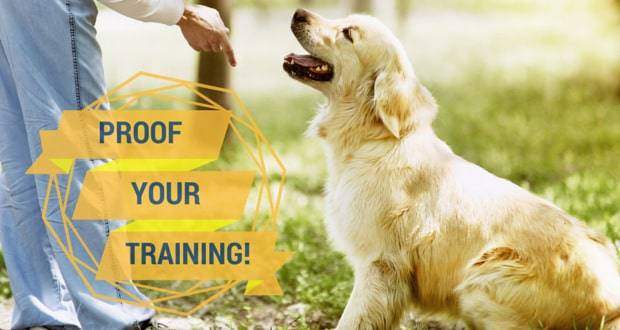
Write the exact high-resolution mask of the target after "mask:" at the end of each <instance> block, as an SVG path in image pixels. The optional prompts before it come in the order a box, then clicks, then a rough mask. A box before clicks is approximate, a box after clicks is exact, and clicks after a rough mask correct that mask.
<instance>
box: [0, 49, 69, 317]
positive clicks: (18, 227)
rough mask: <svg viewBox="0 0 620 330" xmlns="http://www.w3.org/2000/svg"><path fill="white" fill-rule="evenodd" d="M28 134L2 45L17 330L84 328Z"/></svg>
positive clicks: (0, 228)
mask: <svg viewBox="0 0 620 330" xmlns="http://www.w3.org/2000/svg"><path fill="white" fill-rule="evenodd" d="M28 149H29V148H28V141H27V138H26V128H25V126H24V121H23V118H22V115H21V111H20V107H19V103H18V100H17V94H16V91H15V86H14V85H13V78H12V76H11V74H10V72H9V65H8V62H7V60H6V56H5V54H4V49H3V47H2V43H1V42H0V162H1V163H2V170H1V171H2V172H1V173H0V244H2V251H3V253H4V260H5V263H6V266H7V270H8V274H9V279H10V284H11V290H12V291H13V299H14V301H15V307H14V309H13V317H12V320H11V321H12V322H11V328H13V329H23V328H27V327H31V326H40V325H75V326H78V325H79V322H78V319H77V316H76V313H75V307H74V306H73V302H72V301H71V296H70V294H69V292H68V290H67V287H66V285H65V282H64V280H63V278H62V274H61V272H60V269H59V267H58V263H57V262H56V260H55V258H54V254H53V252H52V247H51V245H50V242H49V240H47V233H46V230H45V226H44V225H43V222H42V219H41V209H40V207H39V203H38V199H37V191H36V187H35V183H34V177H32V176H28V175H24V173H25V172H26V169H27V168H28V166H29V164H30V163H31V158H30V153H29V152H28Z"/></svg>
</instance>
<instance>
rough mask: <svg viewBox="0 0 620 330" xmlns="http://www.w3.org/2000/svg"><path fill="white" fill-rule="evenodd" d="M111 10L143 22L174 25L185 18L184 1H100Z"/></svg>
mask: <svg viewBox="0 0 620 330" xmlns="http://www.w3.org/2000/svg"><path fill="white" fill-rule="evenodd" d="M99 2H101V3H103V4H104V5H106V6H108V7H110V8H111V9H113V10H115V11H117V12H119V13H121V14H123V15H125V16H128V17H131V18H135V19H137V20H140V21H143V22H157V23H163V24H167V25H174V24H176V23H177V22H179V20H180V19H181V16H183V10H184V8H185V3H184V2H183V0H99Z"/></svg>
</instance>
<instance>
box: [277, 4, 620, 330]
mask: <svg viewBox="0 0 620 330" xmlns="http://www.w3.org/2000/svg"><path fill="white" fill-rule="evenodd" d="M291 28H292V30H293V33H294V35H295V37H296V38H297V40H298V41H299V43H300V44H301V45H302V47H303V48H304V49H306V50H307V51H308V52H309V53H310V55H295V54H290V55H288V56H286V57H285V59H284V63H283V67H284V70H285V71H286V72H287V73H288V74H289V75H290V76H291V77H293V78H294V79H296V80H298V81H300V82H302V83H304V84H307V85H309V86H311V87H313V88H315V89H317V90H319V91H321V92H322V93H323V94H325V96H326V97H327V99H328V103H327V105H326V106H324V107H322V109H320V111H319V113H318V115H317V116H316V118H315V119H314V120H313V121H312V123H311V128H310V131H311V132H314V133H315V134H316V135H318V136H319V137H321V138H322V139H323V140H324V141H325V145H326V152H327V160H328V171H329V177H328V180H327V184H326V218H327V219H326V223H327V228H328V231H329V234H330V236H331V238H332V239H333V241H334V244H335V245H336V247H337V248H338V249H339V250H341V251H343V252H344V253H345V254H346V256H347V258H348V261H349V262H350V264H351V265H352V267H353V269H354V272H355V283H354V288H353V292H352V293H351V297H350V298H349V301H348V303H347V306H346V308H345V310H344V313H343V315H342V317H341V319H340V321H339V323H338V329H392V328H395V327H398V325H399V322H400V320H401V318H402V316H403V314H404V313H405V311H406V310H407V309H409V308H414V309H415V310H417V311H418V313H420V315H421V316H426V317H429V318H434V317H438V316H439V317H441V318H442V319H448V320H455V321H458V322H461V323H462V324H464V325H465V326H467V327H469V328H472V329H502V330H507V329H527V328H531V327H535V328H541V327H542V328H547V329H573V328H574V327H576V328H580V329H581V328H583V327H586V326H589V327H596V328H598V326H599V325H600V324H603V323H605V324H606V328H608V329H611V328H620V326H619V324H620V318H618V317H617V316H618V313H619V310H620V309H619V308H620V274H619V267H618V264H617V259H616V252H615V249H614V247H613V245H612V244H611V243H610V242H609V241H608V239H607V238H606V237H604V236H602V235H600V234H598V233H596V232H595V231H593V230H591V229H589V228H588V227H586V226H585V225H584V224H583V223H582V222H580V221H579V220H577V219H575V218H573V217H571V216H570V215H568V214H567V213H565V212H564V211H562V210H561V209H559V208H558V207H556V206H554V205H553V204H551V203H550V202H548V201H546V200H544V199H542V198H539V197H537V196H535V195H533V194H531V193H529V192H527V191H526V190H524V189H522V188H520V187H519V186H517V185H515V184H513V183H511V182H509V181H507V180H505V179H501V178H498V177H496V176H495V175H493V174H491V173H489V172H487V171H485V170H484V169H482V168H480V167H478V166H476V165H475V164H472V163H469V162H467V161H466V160H464V159H462V158H460V157H459V156H457V155H455V154H454V153H453V152H452V151H451V150H450V148H449V147H448V146H447V145H446V144H445V143H444V142H443V141H441V140H440V139H439V138H438V137H437V136H436V135H435V133H434V132H433V129H432V122H433V119H434V117H435V114H436V112H437V105H436V103H435V100H434V99H433V97H432V95H431V93H430V92H429V91H428V90H427V89H426V88H425V87H424V86H422V84H421V83H420V82H419V81H418V80H417V78H416V75H415V73H414V70H413V68H412V65H411V63H410V61H409V59H408V58H407V56H406V54H405V51H404V48H403V46H402V45H401V43H400V42H399V41H398V40H397V38H396V37H395V36H394V35H393V34H392V33H391V32H390V31H389V30H388V29H387V28H386V27H385V26H384V25H383V24H381V23H380V22H379V21H378V20H377V19H375V18H372V17H369V16H364V15H352V16H349V17H347V18H344V19H337V20H330V19H326V18H323V17H321V16H319V15H317V14H315V13H311V12H309V11H306V10H303V9H300V10H297V11H296V12H295V15H294V16H293V21H292V26H291ZM481 120H483V119H481Z"/></svg>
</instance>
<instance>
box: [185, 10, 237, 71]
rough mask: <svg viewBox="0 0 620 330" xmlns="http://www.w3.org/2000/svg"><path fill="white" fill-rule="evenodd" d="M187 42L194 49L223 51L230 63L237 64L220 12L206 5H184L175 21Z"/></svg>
mask: <svg viewBox="0 0 620 330" xmlns="http://www.w3.org/2000/svg"><path fill="white" fill-rule="evenodd" d="M177 25H178V26H179V27H180V28H181V32H182V33H183V36H184V37H185V40H187V43H189V45H190V46H191V47H192V48H193V49H195V50H196V51H203V52H222V51H223V52H224V54H226V57H227V58H228V62H229V63H230V65H232V66H235V65H237V60H236V59H235V53H234V51H233V49H232V47H231V45H230V40H229V39H228V32H229V30H228V28H227V27H226V25H224V22H223V21H222V18H221V17H220V13H219V12H218V11H217V10H215V9H213V8H209V7H206V6H201V5H191V4H186V5H185V11H184V12H183V17H181V20H179V22H178V23H177Z"/></svg>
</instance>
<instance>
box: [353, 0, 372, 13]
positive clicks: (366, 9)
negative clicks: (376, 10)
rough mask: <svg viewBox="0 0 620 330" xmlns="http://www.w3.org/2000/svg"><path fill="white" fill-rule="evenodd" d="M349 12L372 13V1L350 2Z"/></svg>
mask: <svg viewBox="0 0 620 330" xmlns="http://www.w3.org/2000/svg"><path fill="white" fill-rule="evenodd" d="M350 1H351V11H352V12H354V13H370V12H372V0H350Z"/></svg>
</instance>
